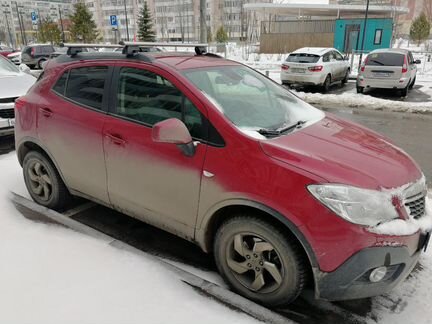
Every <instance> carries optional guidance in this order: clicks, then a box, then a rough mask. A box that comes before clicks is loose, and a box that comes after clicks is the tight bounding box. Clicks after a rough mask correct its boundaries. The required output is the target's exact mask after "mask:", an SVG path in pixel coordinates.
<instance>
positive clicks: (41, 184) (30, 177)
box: [23, 151, 72, 210]
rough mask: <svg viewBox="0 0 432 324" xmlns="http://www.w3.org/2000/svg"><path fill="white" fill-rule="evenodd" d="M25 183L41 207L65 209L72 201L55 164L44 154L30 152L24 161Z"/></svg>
mask: <svg viewBox="0 0 432 324" xmlns="http://www.w3.org/2000/svg"><path fill="white" fill-rule="evenodd" d="M23 174H24V181H25V184H26V187H27V190H28V192H29V193H30V196H31V197H32V198H33V200H34V201H35V202H36V203H38V204H39V205H42V206H45V207H47V208H51V209H54V210H62V209H64V208H65V207H66V206H67V205H68V204H69V203H70V201H71V200H72V196H71V195H70V193H69V191H68V189H67V188H66V185H65V184H64V182H63V180H62V179H61V177H60V175H59V173H58V172H57V169H56V168H55V166H54V165H53V163H52V162H51V161H50V160H49V159H48V158H47V157H46V156H44V155H43V154H41V153H39V152H37V151H30V152H29V153H27V154H26V156H25V157H24V161H23Z"/></svg>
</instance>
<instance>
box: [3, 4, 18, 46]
mask: <svg viewBox="0 0 432 324" xmlns="http://www.w3.org/2000/svg"><path fill="white" fill-rule="evenodd" d="M2 7H3V8H7V7H8V6H7V5H5V4H2ZM3 13H4V15H5V18H6V26H7V29H8V33H9V43H10V46H12V47H13V48H16V44H14V41H13V39H12V33H11V30H10V26H9V20H8V16H7V15H8V14H12V13H11V12H10V11H6V10H5V9H3ZM11 17H12V15H11ZM12 22H13V20H12Z"/></svg>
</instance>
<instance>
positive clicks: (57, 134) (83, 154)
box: [37, 63, 113, 203]
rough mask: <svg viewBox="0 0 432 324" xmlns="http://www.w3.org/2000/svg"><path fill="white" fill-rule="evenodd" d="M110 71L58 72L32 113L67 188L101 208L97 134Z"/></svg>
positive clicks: (82, 67) (86, 67)
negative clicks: (88, 198) (89, 199)
mask: <svg viewBox="0 0 432 324" xmlns="http://www.w3.org/2000/svg"><path fill="white" fill-rule="evenodd" d="M112 69H113V68H112V67H110V66H108V65H104V64H103V63H99V64H89V63H79V64H75V65H74V66H73V67H72V68H70V69H67V70H64V71H62V70H59V71H58V73H56V75H57V76H58V77H59V78H58V80H57V81H56V82H55V85H54V86H53V88H52V89H51V90H49V91H47V92H46V94H45V96H44V97H43V98H40V104H39V108H38V109H39V110H38V122H37V125H38V126H37V129H38V135H39V138H40V140H41V141H42V143H43V145H44V146H45V147H46V148H47V150H48V152H50V154H51V155H52V157H53V158H54V159H55V161H56V163H57V166H58V167H59V169H60V172H61V173H62V175H63V177H64V179H65V182H66V184H67V186H68V188H70V189H74V190H76V191H78V192H81V193H82V194H84V195H87V196H91V197H93V198H95V199H96V200H98V201H100V202H102V203H109V199H108V194H107V189H106V187H107V184H106V170H105V161H104V153H103V146H102V129H103V124H104V122H105V119H106V109H105V108H106V107H107V100H108V95H107V93H108V91H109V85H110V80H111V74H112ZM54 78H56V76H54ZM54 81H55V80H54Z"/></svg>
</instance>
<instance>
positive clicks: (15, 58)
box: [7, 52, 21, 65]
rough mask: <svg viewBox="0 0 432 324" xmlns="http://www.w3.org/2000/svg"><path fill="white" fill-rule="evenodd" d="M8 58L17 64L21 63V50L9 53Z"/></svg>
mask: <svg viewBox="0 0 432 324" xmlns="http://www.w3.org/2000/svg"><path fill="white" fill-rule="evenodd" d="M7 58H8V59H9V60H11V61H12V63H14V64H15V65H20V64H21V52H15V53H11V54H8V56H7Z"/></svg>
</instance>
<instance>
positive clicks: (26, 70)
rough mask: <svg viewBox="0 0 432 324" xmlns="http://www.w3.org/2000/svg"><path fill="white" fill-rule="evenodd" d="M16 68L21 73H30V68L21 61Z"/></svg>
mask: <svg viewBox="0 0 432 324" xmlns="http://www.w3.org/2000/svg"><path fill="white" fill-rule="evenodd" d="M18 68H19V70H20V71H21V72H23V73H27V74H31V70H30V68H29V67H28V66H27V65H26V64H24V63H21V64H20V65H19V67H18Z"/></svg>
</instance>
